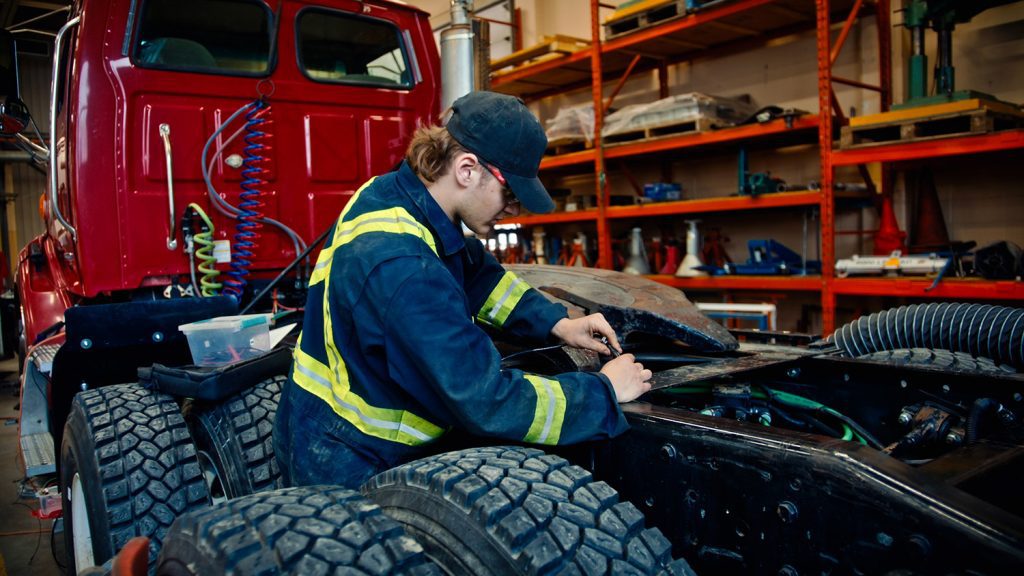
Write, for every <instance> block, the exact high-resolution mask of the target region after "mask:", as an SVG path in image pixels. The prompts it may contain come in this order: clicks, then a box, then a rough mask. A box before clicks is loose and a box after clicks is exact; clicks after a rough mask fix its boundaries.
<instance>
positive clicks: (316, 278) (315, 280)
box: [309, 176, 377, 286]
mask: <svg viewBox="0 0 1024 576" xmlns="http://www.w3.org/2000/svg"><path fill="white" fill-rule="evenodd" d="M376 179H377V177H376V176H374V177H373V178H370V179H369V180H367V181H366V182H364V183H363V185H362V186H360V187H359V189H358V190H356V192H355V194H353V195H352V198H349V201H348V203H347V204H345V207H344V208H343V209H342V210H341V216H339V217H338V222H341V220H342V219H344V218H345V215H346V214H348V210H349V208H351V207H352V205H353V204H355V203H356V198H358V197H359V193H360V192H362V191H363V190H365V189H366V187H367V186H369V185H370V184H373V181H374V180H376ZM334 232H335V237H337V232H338V230H337V228H335V230H334ZM335 247H336V245H335V241H334V239H333V238H332V239H331V242H330V245H328V246H324V249H323V250H321V251H320V255H319V256H317V258H316V266H314V267H313V273H312V274H311V275H310V276H309V285H310V286H313V285H315V284H319V283H320V282H323V280H324V277H325V276H326V275H327V272H328V271H329V270H330V267H331V258H333V257H334V248H335Z"/></svg>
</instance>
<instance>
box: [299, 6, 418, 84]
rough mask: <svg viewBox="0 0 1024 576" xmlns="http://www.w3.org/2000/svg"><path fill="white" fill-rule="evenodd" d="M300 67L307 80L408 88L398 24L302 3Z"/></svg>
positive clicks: (407, 67) (409, 79) (410, 82)
mask: <svg viewBox="0 0 1024 576" xmlns="http://www.w3.org/2000/svg"><path fill="white" fill-rule="evenodd" d="M297 26H298V34H297V36H298V43H299V55H298V56H299V67H300V68H301V69H302V72H303V73H304V74H305V75H306V76H308V77H309V78H310V79H312V80H316V81H319V82H337V83H342V84H372V85H377V86H389V87H400V88H411V87H412V78H411V74H410V71H409V66H408V64H407V60H406V56H405V52H404V50H403V46H402V36H401V34H400V33H399V31H398V28H397V27H395V26H394V25H393V24H391V23H389V22H385V21H382V20H376V19H370V18H363V17H360V16H354V15H351V14H345V13H341V12H332V11H328V10H321V9H306V10H304V11H303V12H302V13H301V14H300V15H299V17H298V23H297Z"/></svg>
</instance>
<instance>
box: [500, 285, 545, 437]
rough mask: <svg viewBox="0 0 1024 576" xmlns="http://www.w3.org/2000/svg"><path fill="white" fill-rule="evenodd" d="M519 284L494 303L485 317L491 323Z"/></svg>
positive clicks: (512, 286) (511, 287)
mask: <svg viewBox="0 0 1024 576" xmlns="http://www.w3.org/2000/svg"><path fill="white" fill-rule="evenodd" d="M521 282H522V280H521V279H519V278H518V277H517V278H516V279H515V280H513V281H512V283H511V284H509V285H508V289H507V290H505V293H504V294H502V295H501V298H500V299H498V301H497V302H495V303H494V307H493V308H491V313H490V314H488V315H487V318H488V319H489V320H491V321H492V322H493V321H494V319H495V318H496V317H497V316H498V312H500V311H501V307H502V306H503V305H504V304H505V302H506V301H507V300H508V299H509V297H510V296H512V291H513V290H515V289H516V286H518V285H519V284H520V283H521ZM545 435H546V434H545Z"/></svg>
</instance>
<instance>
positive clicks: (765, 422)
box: [757, 412, 772, 426]
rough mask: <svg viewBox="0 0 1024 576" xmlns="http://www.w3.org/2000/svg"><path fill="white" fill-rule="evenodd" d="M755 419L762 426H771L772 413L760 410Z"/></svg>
mask: <svg viewBox="0 0 1024 576" xmlns="http://www.w3.org/2000/svg"><path fill="white" fill-rule="evenodd" d="M757 421H758V422H760V423H761V425H762V426H771V425H772V415H771V414H770V413H768V412H761V414H760V415H759V416H758V417H757Z"/></svg>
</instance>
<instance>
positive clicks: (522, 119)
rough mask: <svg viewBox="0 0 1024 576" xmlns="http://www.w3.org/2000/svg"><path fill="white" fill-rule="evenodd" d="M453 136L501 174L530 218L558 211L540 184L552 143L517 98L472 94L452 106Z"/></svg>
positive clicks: (450, 120) (451, 129) (451, 122)
mask: <svg viewBox="0 0 1024 576" xmlns="http://www.w3.org/2000/svg"><path fill="white" fill-rule="evenodd" d="M446 127H447V128H448V132H449V133H450V134H451V135H452V137H453V138H455V140H456V142H458V143H459V144H461V145H462V147H463V148H465V149H466V150H469V151H470V152H472V153H473V154H476V155H477V156H479V157H480V159H481V160H483V161H484V162H486V163H487V164H490V165H492V166H494V167H495V168H497V169H498V170H499V171H500V172H501V175H502V176H503V177H504V178H505V180H506V181H507V182H508V187H509V188H511V189H512V193H513V194H515V195H516V198H518V199H519V202H520V203H521V204H522V205H523V206H524V207H525V208H526V209H527V210H529V211H530V212H533V213H535V214H545V213H547V212H551V211H552V210H554V208H555V203H554V202H552V201H551V196H549V195H548V191H547V190H545V189H544V185H543V184H541V183H540V179H539V178H537V169H538V168H540V160H541V158H542V157H543V156H544V150H545V149H547V147H548V138H547V136H545V135H544V129H543V128H541V125H540V122H538V121H537V118H536V117H534V115H533V113H532V112H530V110H529V109H528V108H527V107H526V104H523V101H522V100H520V99H519V98H516V97H515V96H507V95H505V94H497V93H495V92H483V91H480V92H470V93H469V94H466V95H465V96H463V97H461V98H459V99H458V100H456V101H455V103H454V104H452V115H451V118H449V120H448V124H447V125H446Z"/></svg>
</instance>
